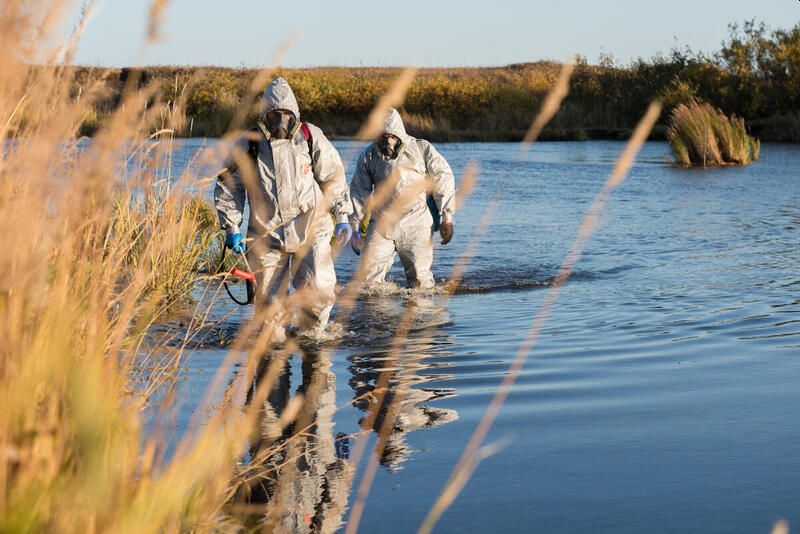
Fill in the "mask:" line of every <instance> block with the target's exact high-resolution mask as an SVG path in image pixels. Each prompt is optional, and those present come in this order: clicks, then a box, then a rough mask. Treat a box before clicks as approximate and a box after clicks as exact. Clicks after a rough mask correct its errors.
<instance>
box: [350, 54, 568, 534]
mask: <svg viewBox="0 0 800 534" xmlns="http://www.w3.org/2000/svg"><path fill="white" fill-rule="evenodd" d="M573 70H574V65H570V64H565V65H564V66H563V67H562V69H561V72H560V74H559V77H558V79H557V80H556V83H555V84H554V85H553V87H552V88H551V89H550V91H549V92H548V94H547V97H546V98H545V101H544V102H543V104H542V107H541V109H540V111H539V113H537V115H536V116H535V117H534V119H533V122H532V124H531V128H530V129H529V135H527V136H526V139H525V141H524V143H523V145H522V149H521V150H524V148H529V147H530V146H531V145H532V144H533V143H534V142H535V141H536V139H537V137H538V135H539V134H540V133H541V130H542V129H543V128H544V126H545V125H546V124H547V122H549V120H550V119H551V118H552V117H553V116H554V115H555V113H556V112H557V111H558V108H559V107H560V105H561V102H562V101H563V99H564V97H565V96H566V94H567V91H568V87H569V79H570V77H571V75H572V72H573ZM503 186H504V182H503V183H501V184H500V186H499V187H498V190H497V192H496V194H495V198H494V200H493V201H492V202H491V203H490V205H489V206H488V207H487V209H486V210H485V212H484V215H483V216H482V218H481V224H480V225H479V229H478V232H477V233H476V234H475V236H474V237H473V240H472V242H471V243H470V246H469V247H468V248H467V251H466V252H465V254H464V255H462V257H461V258H460V260H459V261H458V262H457V264H456V266H455V267H454V270H453V274H452V276H451V279H450V282H449V284H448V287H449V288H450V293H449V294H448V295H447V298H449V296H450V295H451V294H452V291H454V290H455V288H456V287H457V285H458V281H460V279H461V277H462V276H463V272H464V270H465V269H466V265H467V264H468V262H469V261H470V259H471V257H472V255H474V253H475V251H476V250H477V245H478V243H479V242H480V239H482V236H483V232H484V231H485V230H486V229H487V228H488V226H489V223H490V221H491V219H492V218H493V217H494V213H495V211H496V209H497V207H498V206H499V198H500V195H501V194H502V190H503ZM409 320H410V313H406V314H405V315H404V317H403V318H402V319H401V324H400V328H399V329H398V334H397V335H396V336H395V340H394V343H393V347H395V348H396V347H400V346H402V344H403V343H405V339H406V337H407V327H406V323H407V322H408V321H409ZM395 359H396V355H394V357H390V358H389V362H393V361H394V360H395ZM390 379H391V377H390V376H389V374H388V373H385V374H383V375H381V377H380V379H379V380H380V382H379V384H377V385H376V388H375V390H376V391H378V395H377V399H376V402H375V404H374V406H375V407H376V408H375V413H372V414H369V415H368V417H367V418H365V419H366V421H367V424H366V426H367V427H369V426H371V425H370V424H369V423H370V421H371V419H370V418H372V419H374V418H376V417H377V410H378V409H380V406H381V405H382V403H383V398H384V397H385V395H386V393H387V392H388V390H389V380H390ZM401 399H402V395H397V396H396V397H393V399H392V405H390V407H389V408H388V410H387V411H388V412H390V413H393V410H392V406H393V405H394V404H396V403H398V402H401ZM392 424H393V417H391V416H389V417H385V418H384V421H383V425H382V428H381V429H380V431H379V432H378V434H379V439H378V441H377V443H376V445H375V454H373V455H372V456H371V457H370V460H369V462H368V464H367V468H366V471H365V473H364V476H363V477H362V483H361V486H360V488H359V490H358V495H357V500H356V503H355V504H354V506H353V510H352V512H351V515H350V519H349V522H348V525H347V532H348V533H354V532H356V531H357V529H358V524H359V522H360V519H361V514H362V513H363V509H364V506H365V503H366V498H367V496H368V494H369V490H370V488H371V484H372V481H373V479H374V476H375V473H376V470H377V458H379V457H380V452H381V450H382V448H383V447H384V446H385V443H386V437H387V434H388V431H389V429H390V428H391V425H392ZM362 426H365V425H362ZM365 444H366V438H364V437H362V439H361V441H360V442H359V444H358V445H357V447H356V453H355V461H356V463H358V461H359V460H360V456H361V454H363V447H364V445H365ZM359 445H360V446H359Z"/></svg>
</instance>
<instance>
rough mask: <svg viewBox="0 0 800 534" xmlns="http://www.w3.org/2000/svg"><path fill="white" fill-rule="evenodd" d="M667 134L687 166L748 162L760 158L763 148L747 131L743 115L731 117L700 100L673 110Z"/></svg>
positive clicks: (680, 159) (676, 155) (676, 153)
mask: <svg viewBox="0 0 800 534" xmlns="http://www.w3.org/2000/svg"><path fill="white" fill-rule="evenodd" d="M667 138H668V139H669V143H670V146H671V147H672V152H673V154H675V157H676V159H677V160H678V163H679V164H680V165H683V166H684V167H696V166H702V167H714V166H720V165H747V164H748V163H752V162H753V161H755V160H757V159H758V157H759V153H760V149H761V144H760V143H759V141H758V139H756V138H754V137H751V136H750V135H749V134H748V133H747V128H746V126H745V124H744V119H742V118H741V117H737V116H735V115H731V116H730V117H728V116H726V115H725V114H724V113H723V112H722V111H721V110H719V109H717V108H714V107H713V106H711V105H710V104H707V103H704V102H700V101H699V100H692V101H691V102H689V103H688V104H680V105H679V106H677V107H676V108H675V109H674V110H673V111H672V114H671V115H670V121H669V128H668V129H667Z"/></svg>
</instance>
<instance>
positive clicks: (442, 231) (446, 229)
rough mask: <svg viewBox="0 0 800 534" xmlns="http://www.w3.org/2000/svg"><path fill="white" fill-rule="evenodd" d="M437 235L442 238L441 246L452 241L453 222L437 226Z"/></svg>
mask: <svg viewBox="0 0 800 534" xmlns="http://www.w3.org/2000/svg"><path fill="white" fill-rule="evenodd" d="M439 235H440V236H442V245H446V244H448V243H449V242H450V240H451V239H453V221H447V222H442V224H441V225H439Z"/></svg>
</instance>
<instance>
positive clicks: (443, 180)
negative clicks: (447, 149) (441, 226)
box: [420, 141, 456, 222]
mask: <svg viewBox="0 0 800 534" xmlns="http://www.w3.org/2000/svg"><path fill="white" fill-rule="evenodd" d="M420 145H421V146H420V148H421V149H422V154H423V156H424V157H425V167H426V169H427V172H428V175H429V176H430V177H431V178H432V179H433V200H434V201H435V202H436V207H437V208H438V210H439V214H440V215H441V216H442V222H452V221H453V216H454V215H455V213H456V178H455V176H453V170H452V169H451V168H450V164H449V163H447V160H445V159H444V157H443V156H442V155H441V154H439V151H438V150H436V149H435V148H434V147H433V145H432V144H430V143H429V142H427V141H422V142H421V143H420Z"/></svg>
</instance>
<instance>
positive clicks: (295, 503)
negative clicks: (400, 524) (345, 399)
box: [240, 352, 352, 532]
mask: <svg viewBox="0 0 800 534" xmlns="http://www.w3.org/2000/svg"><path fill="white" fill-rule="evenodd" d="M274 358H281V356H275V357H273V358H269V357H268V358H264V359H263V360H262V361H261V362H260V364H259V367H258V370H257V371H256V376H255V383H256V384H258V383H259V382H260V380H261V379H262V378H263V377H264V375H265V374H266V373H267V370H268V368H269V366H270V364H271V363H273V361H274ZM277 365H280V366H282V370H281V372H280V374H279V376H278V379H277V380H276V381H275V382H274V384H273V386H272V389H271V391H270V393H269V396H268V398H267V402H265V403H264V409H263V412H262V414H263V415H262V417H261V421H260V425H259V435H258V436H257V438H256V439H254V440H253V442H252V445H251V447H250V455H251V459H252V462H253V463H256V462H263V467H262V469H261V470H260V472H259V475H258V476H257V477H256V478H254V479H253V480H251V482H250V483H249V484H248V486H247V488H246V489H245V490H244V491H242V492H241V493H240V500H241V501H244V502H247V503H249V504H251V505H259V504H263V505H265V507H264V508H263V510H264V512H265V515H266V518H265V519H264V515H261V520H263V521H264V524H263V525H262V526H263V527H264V529H265V530H266V531H275V532H333V531H335V530H336V529H337V528H339V527H340V526H341V524H342V516H343V515H344V511H345V509H346V506H347V498H348V494H349V485H350V480H351V478H352V477H351V475H352V467H351V465H350V462H348V461H347V460H345V459H342V458H339V457H337V454H336V443H335V438H334V428H333V427H334V423H333V414H334V412H335V411H336V378H335V375H334V374H333V373H332V372H331V371H330V365H331V364H330V360H329V359H328V356H327V354H326V353H308V352H307V353H304V354H303V363H302V377H301V383H300V385H299V386H298V388H297V391H296V393H295V395H296V396H297V397H298V398H299V399H300V401H299V402H297V403H292V402H291V398H290V397H291V378H292V377H291V369H290V366H289V362H288V360H284V361H278V362H277ZM251 398H252V397H251ZM251 398H248V403H249V402H250V401H251ZM293 406H296V409H297V415H296V418H295V419H294V422H293V423H290V424H288V425H286V426H285V427H284V428H283V430H280V428H281V416H285V415H288V412H291V411H292V410H293V409H295V408H293Z"/></svg>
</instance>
